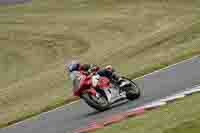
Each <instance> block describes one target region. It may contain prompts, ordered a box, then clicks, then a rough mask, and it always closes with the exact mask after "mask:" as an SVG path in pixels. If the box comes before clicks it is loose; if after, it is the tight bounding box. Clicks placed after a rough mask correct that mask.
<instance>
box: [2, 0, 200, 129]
mask: <svg viewBox="0 0 200 133" xmlns="http://www.w3.org/2000/svg"><path fill="white" fill-rule="evenodd" d="M199 5H200V2H199V1H198V0H191V1H187V0H176V1H174V0H168V1H162V0H148V1H146V0H134V1H133V0H101V1H99V0H84V1H83V0H76V1H74V0H59V2H58V1H56V0H46V1H41V0H34V1H33V2H32V3H26V4H23V5H15V6H14V5H10V6H0V16H1V18H3V19H0V29H1V30H0V74H1V76H0V114H1V115H0V125H4V126H5V125H9V124H11V123H13V122H16V121H19V120H22V119H24V118H27V117H29V116H33V115H36V114H38V113H40V112H42V111H44V110H45V111H46V110H48V109H51V108H54V107H56V106H60V105H62V104H64V103H66V102H65V101H67V100H68V98H69V97H71V95H72V94H71V83H70V81H69V80H68V77H67V75H66V73H65V72H64V63H65V60H68V59H71V58H72V57H78V58H79V59H80V60H81V61H82V62H88V63H96V64H99V65H101V66H105V65H107V64H112V65H113V66H114V67H116V69H117V70H118V71H119V72H120V73H122V74H123V75H127V76H129V77H131V78H135V77H138V76H141V75H144V74H146V73H149V72H152V71H154V70H156V69H160V68H162V67H165V66H167V65H169V64H173V63H176V62H178V61H181V60H183V59H187V58H190V57H192V56H194V55H199V54H200V45H199V43H200V21H199V20H200V16H199V13H200V12H199V7H200V6H199Z"/></svg>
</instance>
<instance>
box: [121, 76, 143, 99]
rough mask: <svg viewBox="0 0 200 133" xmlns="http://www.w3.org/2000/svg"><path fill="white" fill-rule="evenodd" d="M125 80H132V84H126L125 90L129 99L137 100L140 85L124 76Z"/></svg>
mask: <svg viewBox="0 0 200 133" xmlns="http://www.w3.org/2000/svg"><path fill="white" fill-rule="evenodd" d="M122 78H123V79H124V80H127V81H129V82H130V84H127V85H125V86H124V88H123V90H125V91H126V97H127V99H128V100H135V99H137V98H138V97H140V88H139V87H138V85H137V84H136V83H135V82H133V81H132V80H130V79H128V78H125V77H122Z"/></svg>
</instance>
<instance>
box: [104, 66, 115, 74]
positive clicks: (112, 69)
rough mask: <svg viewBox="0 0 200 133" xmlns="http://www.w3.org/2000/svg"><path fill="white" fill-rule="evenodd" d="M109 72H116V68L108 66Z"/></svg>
mask: <svg viewBox="0 0 200 133" xmlns="http://www.w3.org/2000/svg"><path fill="white" fill-rule="evenodd" d="M105 68H106V69H107V70H109V71H111V72H114V71H115V70H114V68H113V67H112V66H111V65H108V66H106V67H105Z"/></svg>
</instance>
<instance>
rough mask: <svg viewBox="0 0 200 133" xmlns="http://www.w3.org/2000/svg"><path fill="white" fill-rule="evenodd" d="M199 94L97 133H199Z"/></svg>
mask: <svg viewBox="0 0 200 133" xmlns="http://www.w3.org/2000/svg"><path fill="white" fill-rule="evenodd" d="M199 96H200V95H199V94H195V95H193V96H190V97H186V98H184V99H182V100H178V101H176V102H174V103H170V104H168V105H166V106H163V107H160V108H159V109H155V110H152V111H149V112H146V113H145V114H144V115H142V116H137V117H135V118H129V119H127V120H124V121H122V122H121V123H117V124H113V125H111V126H108V127H105V128H104V129H100V130H97V131H96V132H95V133H110V132H120V133H132V132H137V133H146V132H148V133H187V132H190V133H198V132H199V130H200V126H199V125H200V117H199V113H200V104H199Z"/></svg>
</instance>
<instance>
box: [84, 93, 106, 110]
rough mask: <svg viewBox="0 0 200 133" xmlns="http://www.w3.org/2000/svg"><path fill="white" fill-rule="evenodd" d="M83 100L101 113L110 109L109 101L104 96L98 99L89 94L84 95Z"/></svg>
mask: <svg viewBox="0 0 200 133" xmlns="http://www.w3.org/2000/svg"><path fill="white" fill-rule="evenodd" d="M81 98H82V99H83V100H84V101H85V102H86V103H87V104H88V105H89V106H90V107H92V108H94V109H96V110H99V111H105V110H107V109H109V102H108V101H107V99H106V98H105V97H103V96H100V97H96V96H94V95H91V94H89V93H84V94H82V96H81Z"/></svg>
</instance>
